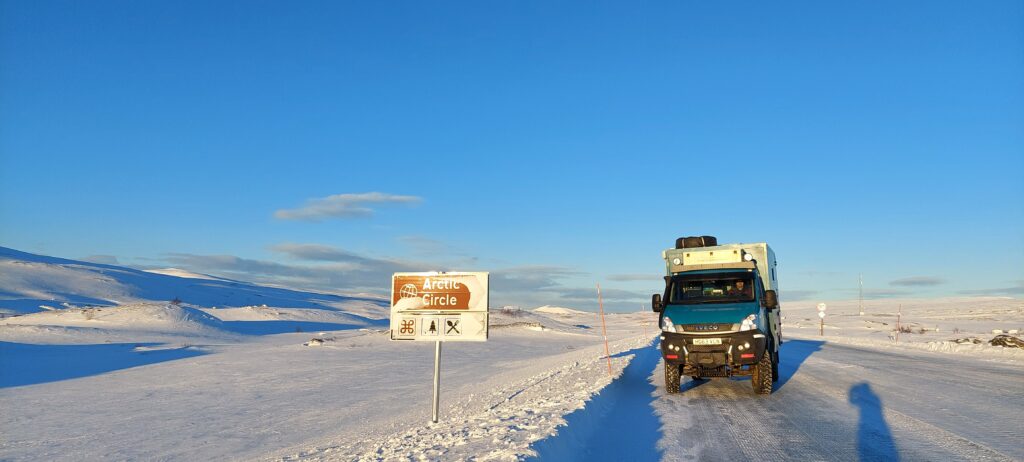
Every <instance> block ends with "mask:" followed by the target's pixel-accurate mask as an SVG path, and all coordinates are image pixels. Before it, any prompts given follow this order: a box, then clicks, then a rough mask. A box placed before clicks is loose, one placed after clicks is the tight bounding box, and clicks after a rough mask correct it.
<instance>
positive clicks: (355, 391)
mask: <svg viewBox="0 0 1024 462" xmlns="http://www.w3.org/2000/svg"><path fill="white" fill-rule="evenodd" d="M4 255H7V257H6V260H5V259H4V258H0V265H3V267H2V268H0V283H2V285H0V308H8V310H9V311H7V313H24V314H22V315H19V316H8V317H6V318H3V319H0V409H2V412H0V460H16V461H17V460H75V461H79V460H274V461H307V460H324V461H333V460H341V461H348V460H524V459H531V458H536V459H540V460H751V459H762V460H896V459H903V460H962V459H967V460H1024V449H1022V445H1021V444H1020V443H1021V438H1020V433H1019V429H1020V428H1022V427H1024V425H1022V424H1024V417H1022V416H1024V393H1021V391H1022V389H1024V388H1022V387H1024V356H1022V354H1021V351H1020V350H1018V349H1013V348H1006V347H999V346H992V345H988V344H987V341H988V340H990V339H992V338H993V337H994V336H996V335H997V334H996V333H995V332H994V331H998V332H1011V331H1014V330H1019V329H1020V328H1021V327H1024V302H1022V301H1021V300H1019V299H1012V298H950V299H935V300H872V301H867V302H865V304H864V306H865V309H864V311H865V314H864V315H863V316H862V315H860V314H859V308H858V303H857V302H856V301H852V302H828V311H827V313H828V315H827V317H826V318H825V333H824V334H825V335H824V336H820V335H819V330H818V329H819V324H818V317H817V315H816V313H817V310H816V309H815V304H816V302H806V303H799V302H794V303H788V304H784V305H783V315H784V316H785V319H784V321H783V326H784V327H783V329H784V330H783V332H784V338H785V339H786V340H787V341H786V343H785V344H784V345H783V349H782V352H781V365H780V375H781V379H780V381H779V383H778V384H777V387H776V391H775V392H774V393H773V394H772V395H771V396H769V397H761V396H757V395H755V394H754V393H753V392H752V390H751V386H750V382H749V380H732V379H714V380H710V381H692V380H689V379H684V382H683V385H682V392H681V393H679V394H677V395H666V394H665V392H664V387H663V379H662V374H663V371H662V368H661V361H660V355H659V352H658V350H657V348H656V347H655V345H656V342H657V332H656V331H655V330H654V329H655V326H654V323H653V321H654V319H656V316H655V314H654V313H650V312H645V313H630V314H608V315H607V316H606V319H607V326H608V330H607V333H608V337H609V346H608V348H609V352H610V353H611V356H610V358H609V357H607V356H606V355H605V344H604V341H603V337H602V329H601V324H600V322H601V321H600V317H599V316H598V315H597V314H596V313H593V312H588V311H582V310H580V309H579V307H576V308H569V307H553V306H546V307H541V308H538V309H535V310H523V311H516V310H510V311H505V310H492V313H491V334H490V339H489V340H488V341H487V342H484V343H449V344H445V345H444V348H443V352H442V380H441V389H442V395H441V418H440V421H439V422H438V423H436V424H432V423H430V414H431V409H430V399H431V387H432V383H431V379H432V373H433V353H434V349H433V344H432V343H411V342H392V341H390V340H388V337H389V336H388V334H387V331H386V329H387V322H386V319H385V317H386V312H385V309H384V306H385V302H384V301H382V300H379V299H373V298H372V297H351V298H346V297H342V296H336V295H325V294H315V293H310V292H302V291H291V290H288V289H281V288H264V287H261V286H255V285H251V284H246V283H241V282H236V281H225V280H219V279H216V278H213V279H206V278H198V277H196V276H197V275H193V274H188V273H187V272H180V271H173V272H172V271H166V272H164V273H165V274H153V273H147V272H141V271H139V272H137V271H136V270H130V269H125V268H118V267H109V266H104V265H93V266H90V265H92V264H86V263H81V262H73V261H70V260H61V259H50V257H41V256H27V257H26V256H25V255H29V254H21V253H16V251H7V253H6V254H4ZM12 255H14V256H13V257H12ZM0 256H2V255H0ZM19 258H24V259H27V260H30V261H26V260H19ZM12 267H17V268H19V270H18V271H17V272H16V274H15V275H14V276H12V275H11V274H7V273H4V271H5V270H6V269H8V268H12ZM166 273H174V274H166ZM64 276H68V277H70V279H67V280H62V278H63V277H64ZM200 276H201V275H200ZM90 281H92V282H90ZM210 282H212V283H214V285H212V286H208V285H203V284H206V283H210ZM196 284H200V285H196ZM221 284H228V285H221ZM231 284H237V285H235V286H232V285H231ZM168 287H170V289H168ZM239 287H243V288H244V290H240V289H238V288H239ZM113 288H119V289H117V290H120V291H122V292H123V293H126V294H130V295H131V296H130V297H126V298H124V299H121V298H117V297H115V296H114V295H115V292H117V291H116V290H114V289H113ZM188 288H190V290H191V292H188V291H185V289H188ZM230 290H235V292H231V293H228V292H224V291H230ZM179 292H180V293H183V294H185V295H178V296H177V298H179V300H181V302H180V303H169V302H168V299H170V298H174V297H167V295H170V294H171V293H179ZM119 293H120V292H119ZM5 294H6V295H5ZM190 294H191V295H190ZM232 294H233V295H237V296H239V297H240V298H239V299H238V300H240V301H239V302H237V303H235V302H233V301H232V300H233V299H232V298H231V296H232ZM257 295H262V296H259V297H257ZM4 297H7V298H4ZM118 297H120V295H119V296H118ZM189 297H191V298H189ZM275 297H276V298H275ZM83 299H90V300H94V301H96V300H100V299H102V300H103V301H104V303H102V304H100V303H83V302H82V300H83ZM253 299H272V300H278V301H279V302H280V304H273V303H271V304H268V305H269V306H265V305H264V304H263V303H259V304H253V303H248V302H249V301H251V300H253ZM5 300H8V301H10V303H8V304H7V305H5V303H7V302H5ZM25 300H32V301H33V303H36V302H38V303H40V304H47V303H46V302H48V304H49V305H48V306H50V305H52V306H50V308H52V309H45V308H42V309H35V310H30V309H27V307H28V305H27V302H26V301H25ZM214 300H215V301H216V303H212V302H213V301H214ZM115 302H117V303H115ZM84 305H103V306H84ZM900 305H902V307H901V306H900ZM12 306H13V308H11V307H12ZM226 306H233V307H230V308H225V307H226ZM215 307H216V308H215ZM585 308H592V307H585ZM897 311H901V313H902V315H901V323H902V324H903V325H905V326H907V327H908V328H909V330H910V332H909V333H901V334H900V337H899V341H898V343H897V341H896V338H895V335H894V329H895V322H896V312H897ZM970 338H976V339H977V341H978V342H980V343H974V342H973V341H970V340H963V339H970Z"/></svg>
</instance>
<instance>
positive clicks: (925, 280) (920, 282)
mask: <svg viewBox="0 0 1024 462" xmlns="http://www.w3.org/2000/svg"><path fill="white" fill-rule="evenodd" d="M945 282H946V280H945V279H942V278H937V277H933V276H914V277H909V278H903V279H897V280H895V281H890V282H889V285H891V286H902V287H931V286H937V285H942V284H944V283H945Z"/></svg>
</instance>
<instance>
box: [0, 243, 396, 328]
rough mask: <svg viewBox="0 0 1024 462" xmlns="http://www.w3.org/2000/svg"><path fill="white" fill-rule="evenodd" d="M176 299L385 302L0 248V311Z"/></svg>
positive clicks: (346, 307) (305, 304)
mask: <svg viewBox="0 0 1024 462" xmlns="http://www.w3.org/2000/svg"><path fill="white" fill-rule="evenodd" d="M175 299H177V300H180V301H181V303H183V304H188V305H193V306H199V307H213V306H216V307H238V306H259V305H269V306H277V307H288V308H315V309H325V310H343V311H347V312H350V313H353V314H359V315H363V316H367V317H371V318H383V317H385V316H386V314H387V312H386V310H385V307H386V306H387V301H386V300H384V299H383V298H377V297H373V296H345V295H334V294H324V293H317V292H309V291H302V290H292V289H285V288H279V287H268V286H261V285H257V284H252V283H248V282H243V281H235V280H231V279H224V278H218V277H215V276H208V275H202V274H198V273H192V272H188V271H184V270H178V269H165V270H151V271H143V270H138V269H133V268H127V267H123V266H116V265H108V264H103V263H92V262H85V261H78V260H70V259H66V258H58V257H50V256H46V255H36V254H32V253H28V252H22V251H20V250H15V249H11V248H7V247H0V313H2V314H5V315H12V314H26V313H36V312H39V311H44V310H46V309H47V308H41V306H47V307H49V308H56V309H60V308H62V307H63V306H65V304H67V305H77V306H82V305H89V306H111V305H123V304H130V303H146V302H156V303H166V302H169V301H171V300H175Z"/></svg>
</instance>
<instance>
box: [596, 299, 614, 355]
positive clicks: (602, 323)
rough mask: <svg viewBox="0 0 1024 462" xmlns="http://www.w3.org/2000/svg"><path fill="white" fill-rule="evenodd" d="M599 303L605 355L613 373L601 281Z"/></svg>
mask: <svg viewBox="0 0 1024 462" xmlns="http://www.w3.org/2000/svg"><path fill="white" fill-rule="evenodd" d="M597 305H598V306H599V307H600V310H601V334H602V335H603V336H604V357H605V358H608V375H612V354H611V352H610V351H608V327H607V326H606V325H605V322H604V300H603V299H602V298H601V283H597Z"/></svg>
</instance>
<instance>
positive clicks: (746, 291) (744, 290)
mask: <svg viewBox="0 0 1024 462" xmlns="http://www.w3.org/2000/svg"><path fill="white" fill-rule="evenodd" d="M729 295H741V296H743V297H748V298H749V297H751V296H752V295H753V294H752V293H751V292H750V287H749V286H747V284H746V281H744V280H742V279H740V280H738V281H736V285H734V286H733V287H731V288H730V289H729Z"/></svg>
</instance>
